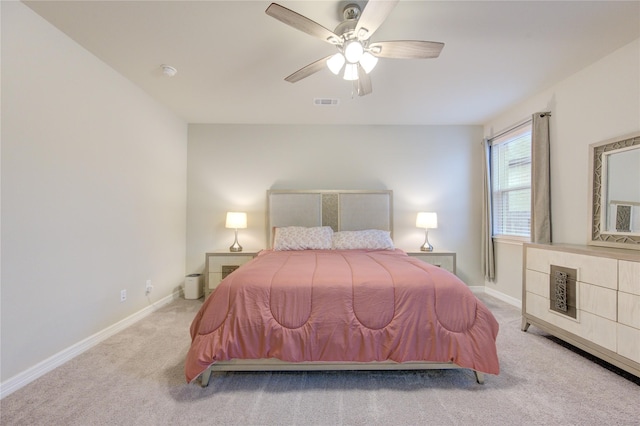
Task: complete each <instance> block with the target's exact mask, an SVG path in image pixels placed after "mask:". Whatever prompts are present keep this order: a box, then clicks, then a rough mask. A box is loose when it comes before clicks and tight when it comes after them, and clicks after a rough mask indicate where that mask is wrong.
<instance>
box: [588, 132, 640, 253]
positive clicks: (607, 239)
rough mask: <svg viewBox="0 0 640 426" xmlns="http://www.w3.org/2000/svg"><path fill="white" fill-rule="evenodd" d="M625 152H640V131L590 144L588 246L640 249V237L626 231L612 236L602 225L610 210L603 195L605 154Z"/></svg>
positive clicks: (604, 188) (605, 187) (605, 177)
mask: <svg viewBox="0 0 640 426" xmlns="http://www.w3.org/2000/svg"><path fill="white" fill-rule="evenodd" d="M621 149H640V132H639V133H634V134H631V135H627V136H624V137H622V138H615V139H610V140H607V141H604V142H599V143H595V144H591V145H589V171H590V181H589V183H590V185H589V198H590V203H589V204H590V205H589V207H590V212H589V213H590V215H589V221H590V223H589V240H588V244H590V245H596V246H605V247H618V248H625V249H635V250H640V235H637V234H626V233H624V232H616V233H609V232H607V231H606V226H605V224H603V223H602V221H603V219H602V218H603V216H604V215H605V211H606V209H607V206H606V205H605V203H606V200H603V193H604V192H605V190H606V189H607V186H606V179H607V176H606V164H605V162H604V159H605V154H608V153H610V152H611V151H617V150H621Z"/></svg>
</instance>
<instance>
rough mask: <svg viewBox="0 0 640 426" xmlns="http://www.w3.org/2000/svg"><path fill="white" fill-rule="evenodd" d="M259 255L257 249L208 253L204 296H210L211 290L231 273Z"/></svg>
mask: <svg viewBox="0 0 640 426" xmlns="http://www.w3.org/2000/svg"><path fill="white" fill-rule="evenodd" d="M257 255H258V252H257V251H247V252H239V253H232V252H228V251H221V252H214V253H207V254H206V258H205V265H206V272H205V287H204V297H205V299H206V298H207V297H209V295H210V294H211V292H213V290H215V288H216V287H217V286H218V284H220V282H221V281H222V280H223V279H224V278H225V277H226V276H227V275H229V274H230V273H232V272H233V271H235V270H236V269H238V268H239V267H240V266H242V265H244V264H245V263H247V262H249V261H250V260H251V259H253V258H254V257H256V256H257Z"/></svg>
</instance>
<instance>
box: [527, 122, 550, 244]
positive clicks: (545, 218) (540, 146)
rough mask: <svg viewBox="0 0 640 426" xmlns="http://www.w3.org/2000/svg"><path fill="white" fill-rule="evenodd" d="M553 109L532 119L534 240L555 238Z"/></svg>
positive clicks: (545, 241)
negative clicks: (552, 201)
mask: <svg viewBox="0 0 640 426" xmlns="http://www.w3.org/2000/svg"><path fill="white" fill-rule="evenodd" d="M550 116H551V113H549V112H536V113H535V114H533V117H532V123H531V242H534V243H550V242H551V179H550V174H551V173H550V161H549V159H550V143H549V117H550Z"/></svg>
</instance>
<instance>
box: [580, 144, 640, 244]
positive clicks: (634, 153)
mask: <svg viewBox="0 0 640 426" xmlns="http://www.w3.org/2000/svg"><path fill="white" fill-rule="evenodd" d="M589 150H590V155H589V165H590V170H591V173H590V175H591V185H590V188H589V192H590V196H591V203H590V204H591V212H590V213H591V214H590V220H591V223H590V227H589V244H592V245H599V246H606V247H619V248H629V249H636V250H640V133H636V134H633V135H629V136H626V137H623V138H617V139H615V140H609V141H605V142H600V143H596V144H592V145H590V146H589Z"/></svg>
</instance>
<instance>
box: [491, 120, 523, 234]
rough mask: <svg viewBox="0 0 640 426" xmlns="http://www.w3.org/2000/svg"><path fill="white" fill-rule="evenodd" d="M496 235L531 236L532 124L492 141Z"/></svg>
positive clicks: (492, 182) (494, 229)
mask: <svg viewBox="0 0 640 426" xmlns="http://www.w3.org/2000/svg"><path fill="white" fill-rule="evenodd" d="M491 192H492V197H493V200H492V201H493V211H492V220H493V233H494V236H516V237H526V238H529V237H530V236H531V122H528V123H526V124H524V125H521V126H518V127H517V128H515V129H513V130H511V131H508V132H506V133H504V134H502V135H500V136H499V137H497V138H494V139H493V140H491Z"/></svg>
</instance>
